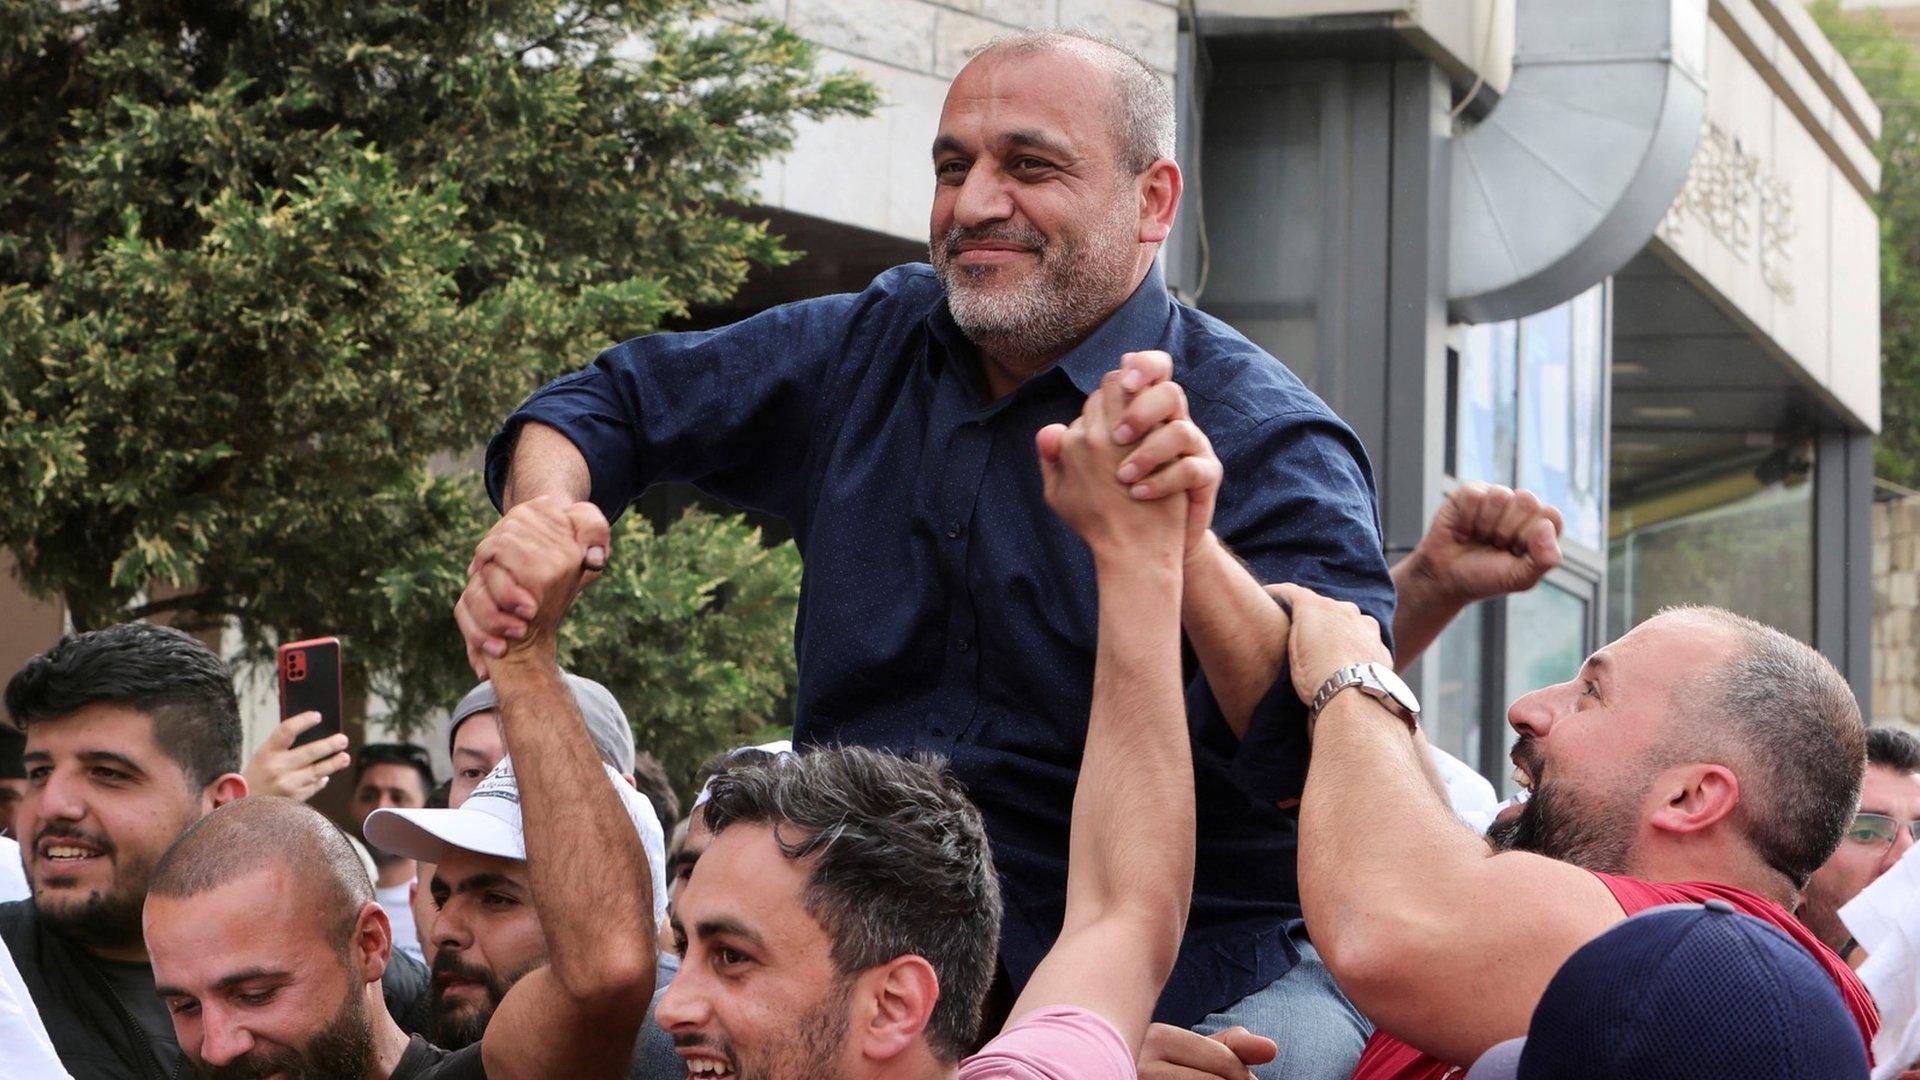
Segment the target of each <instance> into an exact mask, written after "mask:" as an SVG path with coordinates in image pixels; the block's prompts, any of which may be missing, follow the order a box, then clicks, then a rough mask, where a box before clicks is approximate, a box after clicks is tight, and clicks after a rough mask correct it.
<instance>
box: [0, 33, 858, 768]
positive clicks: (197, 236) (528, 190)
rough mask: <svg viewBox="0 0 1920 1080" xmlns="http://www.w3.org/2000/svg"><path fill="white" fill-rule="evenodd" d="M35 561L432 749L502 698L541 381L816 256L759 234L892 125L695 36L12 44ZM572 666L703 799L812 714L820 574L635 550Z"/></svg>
mask: <svg viewBox="0 0 1920 1080" xmlns="http://www.w3.org/2000/svg"><path fill="white" fill-rule="evenodd" d="M0 95H4V100H5V101H6V102H7V104H6V107H5V108H4V109H3V110H0V491H4V492H5V493H6V498H5V499H0V543H4V544H5V545H6V546H7V547H8V548H9V549H10V550H11V551H12V552H13V554H14V556H15V558H16V560H17V563H18V566H19V574H20V577H21V579H22V581H23V582H24V584H25V585H26V586H27V587H28V588H29V589H30V590H31V591H33V592H34V593H36V594H39V595H46V596H52V595H57V596H59V597H61V598H62V599H64V600H65V602H66V604H67V606H68V609H69V610H70V611H71V612H72V614H73V618H74V621H75V623H76V624H78V625H80V626H82V627H90V626H99V625H102V624H106V623H110V622H113V621H117V620H121V619H126V618H133V617H154V616H164V617H167V618H169V619H171V620H172V621H174V622H175V624H176V625H183V626H186V627H189V628H194V627H207V626H212V625H218V624H229V623H230V624H231V625H235V626H237V627H238V629H239V630H240V633H241V636H242V638H243V640H244V642H245V647H246V649H247V650H248V653H249V655H251V656H254V657H259V656H264V655H265V654H266V653H267V652H268V650H270V649H271V648H272V646H273V645H274V644H275V643H276V642H278V641H280V640H286V639H290V638H293V637H296V636H305V635H310V634H315V633H337V634H339V635H340V636H341V637H342V638H343V639H344V640H345V641H346V642H347V645H348V654H347V655H348V665H349V666H348V680H349V688H350V692H349V696H350V697H353V698H358V697H361V696H363V695H364V694H366V693H368V692H373V693H378V694H380V695H381V696H382V697H384V698H385V699H387V700H388V701H389V702H391V703H392V704H393V705H394V706H395V708H396V714H395V715H396V718H397V719H398V720H399V721H400V722H401V723H402V724H412V723H416V722H418V721H419V720H420V719H421V718H422V717H423V716H424V715H425V714H426V713H427V712H429V711H430V710H432V709H434V708H438V707H444V706H445V705H447V704H448V703H450V702H451V701H452V700H453V699H454V696H455V695H457V694H458V693H459V692H460V691H461V690H462V689H464V688H465V686H466V685H467V684H468V683H469V682H470V681H471V675H470V673H468V672H466V671H465V662H464V658H463V654H462V652H461V649H460V644H459V641H458V635H457V634H456V633H455V631H454V629H453V625H452V622H451V618H450V611H451V607H452V604H453V601H454V599H455V597H456V596H457V594H458V590H459V587H460V577H459V575H460V571H461V569H462V568H463V567H464V565H465V561H466V559H467V557H468V556H469V555H470V553H471V550H472V545H473V544H474V542H475V541H476V540H477V539H478V537H479V535H480V533H481V532H482V531H484V529H485V527H486V524H487V523H488V522H489V521H490V520H491V511H490V510H489V509H488V508H487V507H486V505H485V503H484V498H483V496H482V494H481V492H480V486H479V484H478V482H477V478H476V477H475V476H474V475H473V472H472V462H473V460H474V455H473V451H474V448H475V446H476V445H477V444H478V443H479V442H480V441H481V440H482V439H484V438H485V437H486V436H487V435H488V434H489V433H490V432H491V431H492V430H493V429H494V428H495V427H496V426H497V424H498V422H499V420H500V419H501V418H502V417H503V416H505V415H506V413H507V412H508V411H509V410H510V409H511V408H512V407H513V406H514V404H516V403H517V402H518V401H519V400H520V399H521V398H522V397H523V396H525V395H526V394H527V393H528V392H529V391H530V390H531V389H532V388H533V387H535V386H537V385H538V384H539V383H540V382H542V381H543V380H545V379H547V378H550V377H552V376H554V375H556V374H559V373H560V372H562V371H565V370H567V369H570V368H573V367H576V366H578V365H579V364H580V363H582V362H583V361H584V360H585V359H587V358H590V357H591V356H593V355H594V354H595V353H596V352H597V351H598V350H599V349H601V348H603V347H605V346H606V345H608V344H610V343H612V342H615V341H618V340H621V339H624V338H628V337H632V336H634V335H637V334H641V333H646V332H649V331H651V330H653V329H655V328H656V327H658V326H659V325H660V323H661V322H662V320H666V319H671V318H674V317H677V316H680V315H683V314H684V313H685V312H686V311H687V309H688V306H689V305H692V304H702V303H713V302H717V301H720V300H723V299H725V298H727V297H728V296H730V295H732V293H733V292H734V291H735V290H736V289H737V288H738V287H739V285H740V284H741V282H742V281H743V280H744V278H745V276H746V274H747V272H748V270H749V269H750V268H751V267H752V266H754V265H756V264H759V265H776V264H780V263H783V262H785V261H787V260H789V259H790V258H792V257H793V256H792V255H791V253H788V252H786V251H784V250H783V249H782V248H781V246H780V244H779V241H778V239H777V238H776V237H774V236H772V235H770V234H769V233H768V231H767V229H766V227H765V225H764V223H755V222H751V221H748V220H745V219H742V218H740V217H738V216H735V215H733V214H730V213H728V212H727V210H728V208H729V207H730V206H733V205H737V204H741V203H744V202H745V201H746V200H747V198H748V187H749V184H750V181H751V179H752V177H753V175H754V172H755V169H756V167H757V165H758V163H759V162H760V161H761V160H762V159H764V158H765V157H767V156H768V155H769V154H773V153H777V152H779V151H781V150H783V149H785V148H786V147H787V146H788V145H789V141H790V138H791V134H792V130H793V125H794V124H795V122H796V121H797V120H799V119H800V118H803V117H808V118H814V117H825V116H831V115H837V114H860V113H864V112H866V111H868V110H870V109H871V107H872V105H873V104H874V100H875V99H874V95H873V93H872V91H871V89H870V88H869V87H868V86H867V85H866V84H865V83H863V82H861V81H859V80H858V79H856V78H854V77H852V76H850V75H845V74H824V75H823V74H820V73H817V72H816V71H815V70H814V57H813V54H812V52H811V49H810V48H809V46H808V45H807V44H806V43H805V42H803V41H801V40H800V39H799V38H798V37H796V36H795V35H794V34H792V33H791V32H790V31H788V30H786V29H785V28H784V27H781V26H779V25H777V24H770V23H764V22H745V23H738V22H724V21H719V20H714V19H711V18H709V17H708V13H707V12H706V11H705V10H704V9H703V8H702V6H701V5H700V4H699V3H697V2H695V0H638V2H611V3H606V2H586V3H578V2H574V3H569V2H541V0H494V2H489V3H472V2H460V0H439V2H435V0H424V2H420V0H393V2H383V0H173V2H157V0H121V2H118V3H107V2H89V3H73V2H71V0H12V2H9V3H6V4H4V5H0ZM615 551H616V559H617V560H618V561H617V562H616V564H615V567H616V570H615V572H614V573H612V574H610V575H608V577H607V578H606V579H605V580H603V581H602V582H601V583H600V584H599V585H598V586H596V587H595V589H594V590H592V591H591V592H590V594H589V598H588V599H587V600H585V601H583V604H582V610H581V614H580V617H579V619H578V621H577V624H576V626H575V628H574V629H573V630H572V631H571V632H570V637H569V644H570V648H571V651H572V656H571V657H570V658H571V659H572V660H574V661H576V662H577V663H578V664H579V665H580V667H581V668H582V669H583V670H584V671H587V672H589V673H592V674H595V675H598V676H600V677H602V678H604V679H605V680H606V681H607V682H608V683H609V684H610V685H612V686H614V687H615V689H616V691H617V692H618V693H619V694H620V697H621V700H622V701H623V703H624V704H626V705H627V706H628V708H629V711H630V712H631V713H632V714H633V715H634V717H635V723H636V727H637V729H638V733H639V735H640V737H641V738H642V740H643V743H642V744H643V745H650V746H654V747H658V748H661V749H665V750H667V751H668V753H667V755H666V761H667V764H668V766H669V768H674V769H677V770H679V771H680V772H681V773H682V774H684V773H685V772H686V771H688V770H689V769H690V767H691V762H692V760H694V759H697V758H698V757H699V756H700V755H701V754H702V753H704V752H706V751H707V750H710V749H711V748H712V747H713V746H715V745H717V744H718V743H721V742H724V741H725V740H727V739H729V738H732V737H733V736H734V733H736V732H746V731H752V730H755V729H757V728H759V727H760V726H762V725H764V723H765V722H766V721H767V719H768V718H769V715H770V714H771V713H772V712H773V711H774V708H775V706H776V703H777V702H778V701H779V700H780V699H781V697H782V695H783V692H784V691H785V689H786V688H787V687H788V685H789V684H790V681H791V679H792V659H791V655H790V649H789V648H788V647H787V645H786V636H787V634H788V633H789V632H790V630H791V625H792V615H793V604H794V600H795V597H796V595H797V588H798V586H797V582H798V561H797V556H796V555H795V554H794V552H793V551H792V549H791V548H790V547H783V548H777V549H772V550H766V549H763V548H762V546H761V544H760V543H759V537H758V534H757V533H755V532H754V531H752V530H751V529H749V528H747V527H746V526H745V525H744V524H743V523H742V522H740V521H739V520H738V519H726V518H717V517H713V516H709V515H692V516H689V517H688V518H686V519H683V520H682V521H680V522H678V523H677V524H675V525H673V526H672V527H669V528H667V529H665V530H664V531H661V532H659V533H658V534H656V533H655V532H654V530H653V529H652V528H651V527H650V526H649V525H648V524H647V523H646V522H644V521H641V520H639V519H638V515H631V516H630V517H629V519H628V520H625V521H623V522H621V523H620V526H619V527H618V530H617V533H616V546H615Z"/></svg>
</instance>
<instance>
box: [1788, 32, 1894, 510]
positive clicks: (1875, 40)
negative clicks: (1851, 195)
mask: <svg viewBox="0 0 1920 1080" xmlns="http://www.w3.org/2000/svg"><path fill="white" fill-rule="evenodd" d="M1808 10H1809V11H1811V12H1812V13H1813V16H1814V19H1815V20H1816V21H1817V22H1818V23H1819V24H1820V29H1821V30H1822V31H1824V32H1825V33H1826V35H1827V37H1828V38H1829V39H1831V40H1832V42H1833V44H1834V47H1835V48H1837V49H1838V50H1839V52H1840V55H1841V57H1842V58H1843V59H1845V60H1846V62H1847V65H1848V66H1849V67H1851V68H1852V69H1853V71H1854V74H1856V75H1858V76H1859V77H1860V82H1861V83H1862V84H1863V85H1864V86H1865V87H1866V88H1867V93H1868V94H1870V95H1872V97H1873V100H1874V103H1875V104H1876V105H1878V106H1879V107H1880V112H1881V116H1882V118H1883V123H1882V127H1881V134H1880V146H1879V155H1880V166H1881V171H1880V195H1879V199H1878V206H1877V209H1878V210H1879V212H1880V390H1881V405H1880V408H1881V414H1882V421H1881V423H1882V427H1881V432H1880V441H1879V443H1878V445H1877V447H1876V449H1875V455H1874V471H1875V472H1876V473H1877V474H1878V475H1879V476H1881V477H1883V478H1884V479H1888V480H1892V481H1895V482H1896V483H1900V484H1904V485H1907V486H1909V487H1916V486H1920V112H1917V111H1916V110H1920V47H1916V46H1915V44H1914V43H1913V42H1911V41H1909V40H1907V39H1906V38H1903V37H1901V36H1900V34H1899V33H1898V32H1896V31H1895V30H1894V29H1893V28H1892V27H1891V26H1889V25H1888V24H1887V20H1886V16H1884V15H1883V14H1881V13H1880V12H1878V11H1871V10H1869V11H1849V12H1846V13H1842V12H1841V10H1840V4H1839V2H1838V0H1815V2H1814V3H1812V4H1810V5H1808Z"/></svg>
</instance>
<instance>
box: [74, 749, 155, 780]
mask: <svg viewBox="0 0 1920 1080" xmlns="http://www.w3.org/2000/svg"><path fill="white" fill-rule="evenodd" d="M76 756H77V757H79V759H80V760H81V761H83V762H85V763H87V764H88V765H113V766H116V767H118V768H120V769H122V770H124V771H126V772H130V773H132V774H134V775H135V776H145V775H147V770H145V769H143V768H141V767H140V765H139V763H138V762H136V761H134V760H133V759H132V758H130V757H128V756H127V755H125V754H116V753H114V752H113V751H111V750H83V751H81V752H80V753H79V754H78V755H76Z"/></svg>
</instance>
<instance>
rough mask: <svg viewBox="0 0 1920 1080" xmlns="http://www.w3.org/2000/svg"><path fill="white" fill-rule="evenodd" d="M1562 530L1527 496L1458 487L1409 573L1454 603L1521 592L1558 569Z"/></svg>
mask: <svg viewBox="0 0 1920 1080" xmlns="http://www.w3.org/2000/svg"><path fill="white" fill-rule="evenodd" d="M1565 527H1566V525H1565V522H1563V521H1562V520H1561V518H1560V511H1558V510H1555V509H1554V508H1553V507H1551V506H1547V505H1545V504H1544V503H1542V502H1541V501H1540V499H1539V497H1538V496H1536V495H1535V494H1534V493H1533V492H1531V491H1514V490H1513V489H1512V488H1505V487H1501V486H1499V485H1497V484H1463V485H1461V486H1460V487H1459V488H1457V489H1456V490H1455V491H1454V492H1453V494H1451V495H1449V496H1447V501H1446V502H1445V503H1442V504H1441V506H1440V512H1439V513H1437V514H1435V515H1433V524H1432V525H1431V526H1429V527H1428V528H1427V535H1426V536H1424V537H1422V538H1421V539H1420V544H1419V546H1418V547H1416V548H1414V550H1413V554H1412V555H1410V556H1409V557H1408V564H1409V569H1410V570H1412V571H1413V572H1414V574H1415V575H1417V576H1418V578H1420V579H1423V582H1424V583H1425V584H1427V585H1430V586H1431V587H1432V589H1433V591H1434V598H1435V599H1436V600H1438V601H1440V602H1442V603H1447V604H1450V605H1453V606H1462V607H1463V606H1465V605H1467V604H1470V603H1473V602H1474V601H1476V600H1487V599H1491V598H1493V597H1496V596H1505V595H1507V594H1508V593H1517V592H1525V591H1527V590H1528V589H1531V588H1533V587H1534V586H1535V585H1538V584H1539V583H1540V579H1541V578H1543V577H1546V576H1547V571H1549V570H1552V569H1553V568H1554V567H1556V566H1559V565H1560V533H1561V531H1562V530H1563V529H1564V528H1565ZM1412 584H1413V583H1411V582H1410V583H1409V585H1410V586H1411V585H1412Z"/></svg>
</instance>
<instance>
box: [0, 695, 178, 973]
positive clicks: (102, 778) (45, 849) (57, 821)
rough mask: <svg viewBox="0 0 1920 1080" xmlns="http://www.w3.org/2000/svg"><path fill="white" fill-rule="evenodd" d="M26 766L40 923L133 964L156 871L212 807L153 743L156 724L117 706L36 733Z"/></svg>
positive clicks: (93, 708) (25, 855)
mask: <svg viewBox="0 0 1920 1080" xmlns="http://www.w3.org/2000/svg"><path fill="white" fill-rule="evenodd" d="M25 762H26V768H27V791H26V794H25V796H24V797H23V798H22V799H21V802H20V808H19V812H18V822H19V830H20V841H21V843H20V849H21V857H22V861H23V862H24V863H25V866H26V872H27V881H28V884H29V885H31V886H32V889H33V900H34V906H35V908H36V909H37V910H38V911H39V913H40V917H41V918H43V919H45V920H46V921H47V923H48V925H49V926H51V927H53V928H54V929H56V930H58V931H60V932H62V933H64V934H67V935H68V936H70V937H72V938H74V939H75V940H77V941H79V942H81V943H82V944H85V945H88V946H90V947H92V948H94V949H96V950H99V951H102V952H106V953H126V954H129V958H133V959H137V958H138V956H139V950H140V943H141V939H140V905H141V904H142V903H143V902H144V901H145V900H146V895H147V881H148V879H149V877H150V876H151V875H152V872H153V866H154V864H155V863H156V862H158V861H159V859H160V856H161V855H162V854H163V853H164V852H165V851H166V849H167V845H169V844H171V843H173V841H174V839H175V838H176V837H178V836H179V835H180V833H181V832H182V831H184V830H185V829H186V827H187V826H188V825H190V824H192V823H193V822H194V821H195V820H197V819H198V818H199V817H200V816H201V815H202V814H204V813H205V812H206V811H208V810H210V809H212V802H211V800H210V798H209V797H207V796H206V795H205V794H204V793H203V791H202V790H201V789H200V788H198V787H196V786H195V785H194V784H193V783H192V782H191V781H190V780H189V779H188V777H187V774H186V772H185V771H184V770H182V769H181V767H180V765H179V764H178V763H177V762H175V761H174V760H173V758H171V757H169V756H168V755H167V754H165V753H163V752H162V751H161V749H160V747H159V746H158V745H157V744H156V743H155V742H154V736H153V721H152V719H151V718H150V717H148V716H147V715H146V714H145V713H141V712H136V711H134V710H132V709H128V708H125V707H122V706H119V705H107V704H95V705H88V706H86V707H84V708H82V709H80V710H79V711H77V712H74V713H72V714H70V715H67V716H64V717H61V718H60V719H58V720H49V721H44V722H40V723H35V724H33V725H31V726H30V727H29V728H28V729H27V749H26V755H25Z"/></svg>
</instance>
